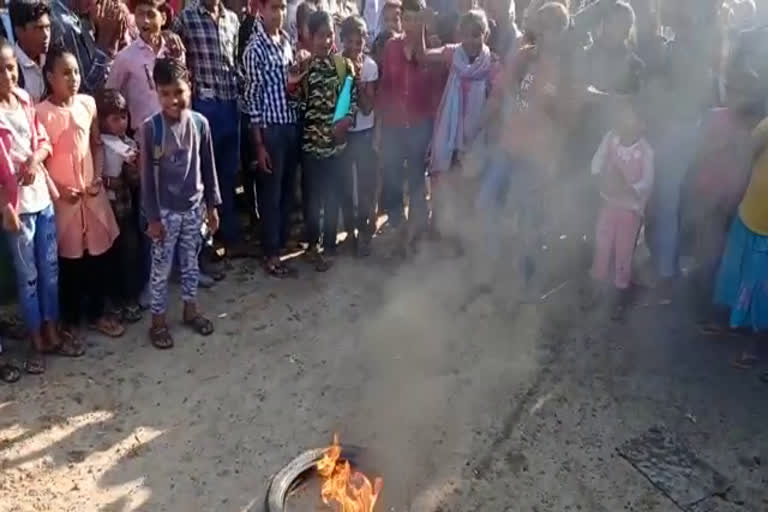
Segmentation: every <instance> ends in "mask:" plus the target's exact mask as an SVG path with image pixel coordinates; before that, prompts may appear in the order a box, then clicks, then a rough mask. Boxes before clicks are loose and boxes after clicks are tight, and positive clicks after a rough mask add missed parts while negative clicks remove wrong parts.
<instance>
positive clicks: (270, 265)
mask: <svg viewBox="0 0 768 512" xmlns="http://www.w3.org/2000/svg"><path fill="white" fill-rule="evenodd" d="M264 272H266V273H267V274H268V275H270V276H272V277H276V278H278V279H283V278H286V277H296V276H297V272H296V270H295V269H293V268H291V267H289V266H288V265H284V264H283V263H281V262H269V261H266V262H264Z"/></svg>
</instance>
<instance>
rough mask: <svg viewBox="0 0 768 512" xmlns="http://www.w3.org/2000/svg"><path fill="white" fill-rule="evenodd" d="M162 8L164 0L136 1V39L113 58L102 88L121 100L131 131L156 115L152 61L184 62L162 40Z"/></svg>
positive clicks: (182, 56)
mask: <svg viewBox="0 0 768 512" xmlns="http://www.w3.org/2000/svg"><path fill="white" fill-rule="evenodd" d="M164 6H165V0H136V2H135V6H134V9H133V16H134V18H135V19H136V26H137V27H138V29H139V38H138V39H136V40H135V41H134V42H133V43H131V44H130V45H128V46H126V47H125V48H124V49H123V50H121V51H120V52H119V53H118V54H117V55H116V56H115V60H114V62H113V63H112V70H111V71H110V73H109V77H108V78H107V82H106V85H105V87H106V88H107V89H115V90H117V91H118V92H119V93H120V94H122V95H123V96H124V97H125V100H126V102H127V104H128V110H129V112H130V113H131V129H132V130H138V129H139V127H141V126H142V125H143V124H144V121H146V120H147V119H148V118H149V117H151V116H153V115H155V114H157V113H158V112H160V104H159V103H158V100H157V94H156V93H155V84H154V82H153V80H152V70H153V69H154V67H155V59H157V58H162V57H174V58H178V59H181V60H182V61H183V59H184V54H183V53H181V54H177V53H173V52H171V50H170V48H169V46H168V45H166V43H165V41H164V40H163V25H164V24H165V23H166V11H165V9H164Z"/></svg>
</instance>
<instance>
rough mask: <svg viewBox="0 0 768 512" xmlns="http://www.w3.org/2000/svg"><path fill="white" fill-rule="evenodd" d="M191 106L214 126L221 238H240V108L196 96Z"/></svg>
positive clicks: (235, 239)
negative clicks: (237, 194) (237, 198)
mask: <svg viewBox="0 0 768 512" xmlns="http://www.w3.org/2000/svg"><path fill="white" fill-rule="evenodd" d="M192 108H193V109H194V110H196V111H197V112H199V113H201V114H203V115H204V116H205V118H206V119H208V123H209V124H210V126H211V136H212V137H213V154H214V156H215V158H216V174H217V176H218V178H219V190H220V191H221V207H220V212H221V238H222V240H224V242H225V243H232V242H237V241H238V240H239V239H240V224H239V220H238V217H237V212H236V210H235V185H236V184H237V170H238V169H239V167H240V110H239V109H238V108H237V100H217V99H202V98H194V99H193V100H192Z"/></svg>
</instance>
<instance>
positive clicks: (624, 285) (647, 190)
mask: <svg viewBox="0 0 768 512" xmlns="http://www.w3.org/2000/svg"><path fill="white" fill-rule="evenodd" d="M621 103H622V104H621V106H620V107H619V118H620V122H619V126H618V128H617V129H616V130H612V131H609V132H608V133H607V134H606V135H605V138H603V141H602V143H601V144H600V147H599V148H598V149H597V153H595V157H594V159H593V160H592V174H596V175H599V176H600V196H601V197H602V199H603V204H602V207H601V208H600V213H599V215H598V220H597V227H596V228H595V254H594V259H593V263H592V277H593V278H595V279H596V280H598V281H607V280H608V279H609V274H610V267H611V260H613V266H614V277H613V284H614V286H615V287H616V289H617V290H618V291H619V292H620V297H619V302H618V304H617V311H616V312H615V313H616V314H617V315H620V314H621V309H622V308H623V306H624V305H625V301H626V297H627V294H626V293H623V292H625V291H627V290H628V289H629V285H630V282H631V277H632V259H633V257H634V254H635V246H636V244H637V236H638V234H639V233H640V227H641V226H642V225H643V217H644V215H645V205H646V203H647V202H648V197H649V196H650V194H651V188H652V186H653V174H654V172H653V150H651V146H650V145H649V144H648V142H647V141H646V140H645V138H644V137H643V135H642V134H643V129H642V122H641V121H640V119H639V118H638V116H637V113H636V112H635V109H634V108H633V106H632V105H631V103H630V100H628V99H627V100H623V101H621Z"/></svg>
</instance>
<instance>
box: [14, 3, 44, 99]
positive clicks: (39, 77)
mask: <svg viewBox="0 0 768 512" xmlns="http://www.w3.org/2000/svg"><path fill="white" fill-rule="evenodd" d="M8 13H9V14H10V16H11V23H12V24H13V30H14V32H15V33H16V46H15V47H14V50H15V51H16V58H17V59H18V61H19V87H21V88H22V89H24V90H25V91H27V92H28V93H29V95H30V97H31V98H32V101H34V102H35V103H38V102H39V101H40V100H41V99H42V98H43V96H44V95H45V79H44V77H43V63H44V62H45V54H46V53H48V45H49V44H50V42H51V17H50V16H51V9H50V7H48V3H47V2H40V1H32V2H30V1H25V0H13V1H12V2H11V4H10V6H9V7H8Z"/></svg>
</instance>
